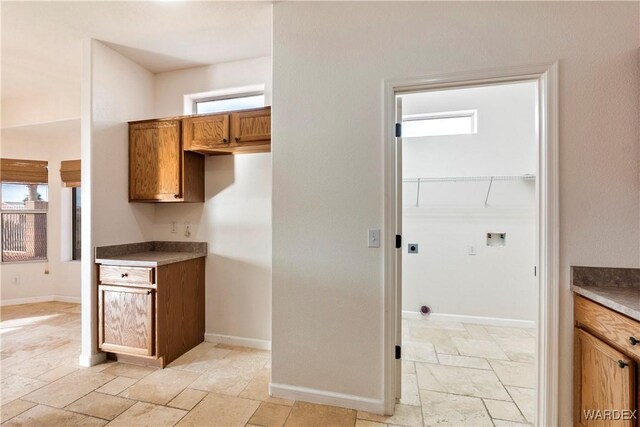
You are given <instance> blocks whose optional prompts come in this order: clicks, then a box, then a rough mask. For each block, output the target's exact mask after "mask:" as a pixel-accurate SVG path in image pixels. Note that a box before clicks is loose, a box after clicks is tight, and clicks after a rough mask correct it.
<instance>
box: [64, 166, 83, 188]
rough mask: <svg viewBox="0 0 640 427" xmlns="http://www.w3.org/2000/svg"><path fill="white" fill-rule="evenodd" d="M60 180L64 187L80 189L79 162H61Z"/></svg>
mask: <svg viewBox="0 0 640 427" xmlns="http://www.w3.org/2000/svg"><path fill="white" fill-rule="evenodd" d="M60 178H61V179H62V185H64V186H65V187H80V160H63V161H62V162H61V164H60Z"/></svg>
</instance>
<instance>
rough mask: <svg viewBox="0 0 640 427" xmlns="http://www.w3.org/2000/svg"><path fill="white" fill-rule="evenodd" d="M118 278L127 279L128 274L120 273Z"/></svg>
mask: <svg viewBox="0 0 640 427" xmlns="http://www.w3.org/2000/svg"><path fill="white" fill-rule="evenodd" d="M120 277H122V278H123V279H124V278H125V277H129V274H127V273H122V274H121V275H120Z"/></svg>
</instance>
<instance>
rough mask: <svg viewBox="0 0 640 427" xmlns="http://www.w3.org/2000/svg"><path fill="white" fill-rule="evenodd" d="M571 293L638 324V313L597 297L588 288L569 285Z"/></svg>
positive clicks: (597, 295)
mask: <svg viewBox="0 0 640 427" xmlns="http://www.w3.org/2000/svg"><path fill="white" fill-rule="evenodd" d="M571 291H573V292H574V293H576V294H578V295H582V296H583V297H585V298H588V299H590V300H592V301H595V302H597V303H598V304H602V305H603V306H605V307H607V308H610V309H611V310H613V311H615V312H617V313H620V314H624V315H625V316H628V317H631V318H632V319H634V320H636V321H638V322H640V311H638V310H634V309H632V308H630V307H627V306H625V305H623V304H620V303H618V302H615V301H612V300H611V299H609V298H607V297H604V296H602V295H599V294H598V293H597V292H594V291H592V290H591V289H589V288H588V287H582V286H578V285H571Z"/></svg>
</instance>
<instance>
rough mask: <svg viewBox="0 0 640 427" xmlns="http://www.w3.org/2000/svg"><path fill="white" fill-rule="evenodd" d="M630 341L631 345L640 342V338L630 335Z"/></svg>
mask: <svg viewBox="0 0 640 427" xmlns="http://www.w3.org/2000/svg"><path fill="white" fill-rule="evenodd" d="M629 342H630V343H631V345H636V344H640V340H639V339H638V338H636V337H629Z"/></svg>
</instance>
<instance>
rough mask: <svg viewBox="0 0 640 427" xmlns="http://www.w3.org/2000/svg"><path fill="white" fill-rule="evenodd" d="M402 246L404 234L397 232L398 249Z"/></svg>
mask: <svg viewBox="0 0 640 427" xmlns="http://www.w3.org/2000/svg"><path fill="white" fill-rule="evenodd" d="M401 247H402V236H401V235H399V234H396V249H400V248H401Z"/></svg>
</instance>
